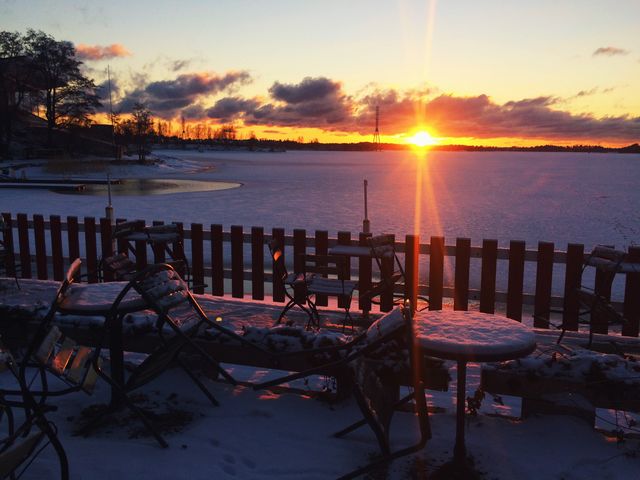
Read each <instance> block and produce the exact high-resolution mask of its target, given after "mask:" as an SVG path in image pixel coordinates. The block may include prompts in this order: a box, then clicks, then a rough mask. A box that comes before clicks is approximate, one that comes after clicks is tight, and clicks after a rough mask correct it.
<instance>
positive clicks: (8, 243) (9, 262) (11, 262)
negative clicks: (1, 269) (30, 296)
mask: <svg viewBox="0 0 640 480" xmlns="http://www.w3.org/2000/svg"><path fill="white" fill-rule="evenodd" d="M2 218H3V219H4V223H5V225H6V227H5V231H4V238H3V240H4V247H5V248H6V249H7V258H5V262H6V264H5V267H6V269H7V275H9V276H14V275H15V274H16V257H15V249H14V247H13V221H12V220H11V214H10V213H3V214H2Z"/></svg>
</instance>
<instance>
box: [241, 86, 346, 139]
mask: <svg viewBox="0 0 640 480" xmlns="http://www.w3.org/2000/svg"><path fill="white" fill-rule="evenodd" d="M269 94H270V95H271V98H272V100H273V101H272V102H269V103H264V104H262V105H260V106H259V107H257V108H255V109H254V110H253V111H251V112H245V117H244V121H245V123H247V124H252V125H255V124H258V125H268V126H283V127H284V126H286V127H317V128H324V129H326V130H334V131H335V130H338V129H339V128H342V127H341V125H344V124H345V123H347V124H348V123H349V122H350V119H351V117H352V111H353V104H352V100H351V98H350V97H348V96H347V95H346V94H345V93H344V92H343V91H342V85H341V84H340V83H339V82H335V81H333V80H330V79H328V78H325V77H318V78H311V77H306V78H304V79H303V80H302V81H301V82H300V83H298V84H282V83H280V82H275V83H274V84H273V85H272V86H271V88H269Z"/></svg>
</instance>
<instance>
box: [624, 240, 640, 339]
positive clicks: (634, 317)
mask: <svg viewBox="0 0 640 480" xmlns="http://www.w3.org/2000/svg"><path fill="white" fill-rule="evenodd" d="M628 261H629V262H635V263H640V247H629V255H628ZM623 313H624V318H626V319H627V323H625V324H624V325H623V326H622V334H623V335H627V336H632V337H637V336H638V330H639V328H638V327H639V326H640V273H627V279H626V281H625V286H624V309H623Z"/></svg>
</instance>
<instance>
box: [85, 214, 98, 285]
mask: <svg viewBox="0 0 640 480" xmlns="http://www.w3.org/2000/svg"><path fill="white" fill-rule="evenodd" d="M84 244H85V249H86V254H87V258H86V260H87V281H88V282H89V283H96V282H97V281H98V261H97V256H98V251H97V246H96V219H95V218H93V217H84Z"/></svg>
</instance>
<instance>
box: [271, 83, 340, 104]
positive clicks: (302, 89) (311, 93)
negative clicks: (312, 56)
mask: <svg viewBox="0 0 640 480" xmlns="http://www.w3.org/2000/svg"><path fill="white" fill-rule="evenodd" d="M339 90H340V84H339V83H337V82H333V81H331V80H329V79H328V78H325V77H319V78H311V77H305V78H304V79H303V80H302V81H301V82H300V83H298V84H297V85H291V84H282V83H280V82H275V83H274V84H273V85H272V86H271V88H270V89H269V93H270V94H271V96H272V97H273V98H274V99H276V100H280V101H283V102H286V103H303V102H309V101H313V100H322V99H324V98H326V97H328V96H330V95H332V94H334V93H336V92H338V91H339Z"/></svg>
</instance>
